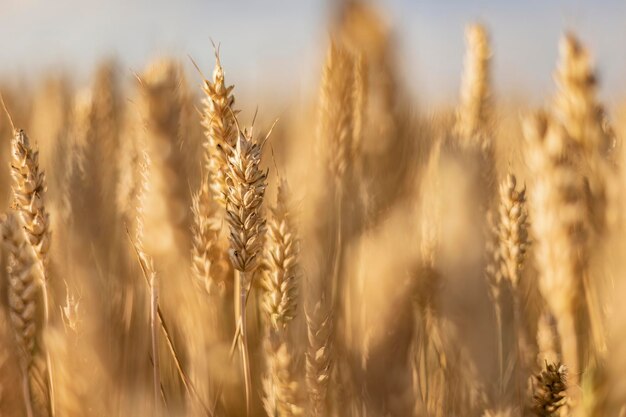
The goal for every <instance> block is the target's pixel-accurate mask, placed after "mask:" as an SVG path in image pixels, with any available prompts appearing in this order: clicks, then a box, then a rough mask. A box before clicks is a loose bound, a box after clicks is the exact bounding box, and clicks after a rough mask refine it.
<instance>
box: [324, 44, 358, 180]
mask: <svg viewBox="0 0 626 417" xmlns="http://www.w3.org/2000/svg"><path fill="white" fill-rule="evenodd" d="M353 74H354V71H353V62H352V59H351V57H350V56H349V54H348V52H347V51H346V50H345V49H343V48H342V47H341V46H339V45H338V44H337V43H335V42H332V41H331V44H330V46H329V49H328V53H327V56H326V62H325V64H324V70H323V72H322V85H321V91H320V97H319V121H318V133H317V135H318V138H317V152H318V153H319V154H320V155H323V156H324V157H326V158H327V161H328V170H329V173H330V175H331V176H332V177H333V178H334V179H335V180H336V181H339V180H340V179H341V178H343V175H344V173H345V172H346V169H347V167H348V164H349V163H350V161H351V160H352V151H353V149H354V146H353V142H352V141H353V127H352V126H353V122H352V118H353V115H354V112H353V105H354V101H353V97H352V88H351V87H352V85H353V82H352V79H353Z"/></svg>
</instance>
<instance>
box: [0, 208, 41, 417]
mask: <svg viewBox="0 0 626 417" xmlns="http://www.w3.org/2000/svg"><path fill="white" fill-rule="evenodd" d="M26 230H27V229H26V228H25V225H24V223H23V220H22V219H21V216H19V215H17V214H14V213H9V215H8V216H7V217H6V219H5V220H4V222H3V224H2V238H3V244H4V247H5V248H6V250H7V252H8V254H9V257H8V259H9V260H8V268H7V272H8V277H9V289H8V299H9V317H10V320H11V324H12V326H13V330H14V334H15V337H16V341H17V345H18V347H19V351H20V362H21V365H22V371H23V377H24V382H23V385H24V395H25V401H26V406H27V409H28V411H29V416H31V415H32V416H33V417H43V416H51V415H52V392H51V384H50V375H49V368H48V360H47V354H46V350H45V347H44V345H43V331H44V328H45V319H43V320H42V318H43V317H45V311H44V309H45V305H43V303H42V298H41V297H42V296H43V294H42V291H41V288H42V286H43V280H44V277H43V268H42V264H41V261H40V260H39V258H38V254H37V253H36V252H35V250H34V248H33V247H32V246H31V244H30V243H29V242H28V241H27V239H28V235H27V233H28V232H25V231H26Z"/></svg>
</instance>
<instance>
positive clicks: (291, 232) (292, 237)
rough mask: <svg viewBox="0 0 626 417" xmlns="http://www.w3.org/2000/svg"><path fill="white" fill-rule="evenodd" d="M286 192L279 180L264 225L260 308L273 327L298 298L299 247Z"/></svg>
mask: <svg viewBox="0 0 626 417" xmlns="http://www.w3.org/2000/svg"><path fill="white" fill-rule="evenodd" d="M287 194H288V191H287V183H286V181H284V180H283V181H281V182H280V184H279V185H278V194H277V197H276V205H275V206H274V207H272V208H270V212H271V216H270V219H269V223H268V228H267V244H266V247H267V249H266V254H265V266H266V268H265V271H264V272H265V273H264V274H263V281H262V285H263V288H264V290H265V296H264V300H263V308H264V309H265V313H266V314H267V316H268V318H269V320H270V323H271V325H272V327H273V328H274V329H281V328H284V327H285V326H286V325H287V323H288V322H289V321H291V319H293V318H294V317H295V314H296V307H297V299H298V281H299V276H298V275H299V274H298V270H297V268H298V255H299V250H300V249H299V242H298V240H297V239H296V234H295V229H294V227H293V224H292V221H291V216H290V214H289V208H288V196H287Z"/></svg>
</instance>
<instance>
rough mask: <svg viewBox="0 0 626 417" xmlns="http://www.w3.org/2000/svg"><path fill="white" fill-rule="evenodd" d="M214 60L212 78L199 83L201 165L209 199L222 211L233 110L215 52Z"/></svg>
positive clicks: (233, 130)
mask: <svg viewBox="0 0 626 417" xmlns="http://www.w3.org/2000/svg"><path fill="white" fill-rule="evenodd" d="M215 58H216V60H215V69H214V70H213V76H212V78H211V80H204V83H203V90H204V94H205V98H204V100H203V104H204V110H203V113H202V125H203V126H204V134H205V136H206V141H205V142H204V148H205V153H204V165H205V168H206V172H207V173H208V175H209V178H210V184H209V186H210V189H211V191H212V193H213V199H214V200H215V201H217V202H219V203H220V204H221V205H222V207H224V208H226V202H227V194H228V185H227V170H228V156H229V153H230V150H231V148H232V147H234V146H235V144H236V142H237V129H236V126H235V115H236V113H237V112H236V111H235V110H234V109H233V105H234V104H235V97H234V96H233V88H234V86H232V85H231V86H227V85H226V82H225V79H224V69H223V68H222V64H221V62H220V58H219V52H218V51H216V54H215Z"/></svg>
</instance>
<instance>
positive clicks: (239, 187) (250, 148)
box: [226, 133, 267, 273]
mask: <svg viewBox="0 0 626 417" xmlns="http://www.w3.org/2000/svg"><path fill="white" fill-rule="evenodd" d="M261 153H262V149H261V144H260V143H258V142H257V141H255V140H254V139H252V137H251V136H246V134H245V133H241V134H240V135H239V137H238V139H237V143H236V144H235V146H233V147H232V148H231V149H230V155H229V156H228V171H227V173H226V175H227V180H226V182H227V185H228V194H227V205H226V220H227V221H228V224H229V225H230V236H229V239H230V260H231V262H232V264H233V266H234V267H235V269H236V270H238V271H240V272H244V273H249V272H252V271H254V270H255V269H256V267H257V265H258V263H259V258H260V253H261V249H262V246H263V235H264V233H265V228H266V221H265V217H264V215H263V207H262V206H263V199H264V197H265V188H266V187H267V172H265V171H262V170H261V167H260V165H261Z"/></svg>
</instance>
